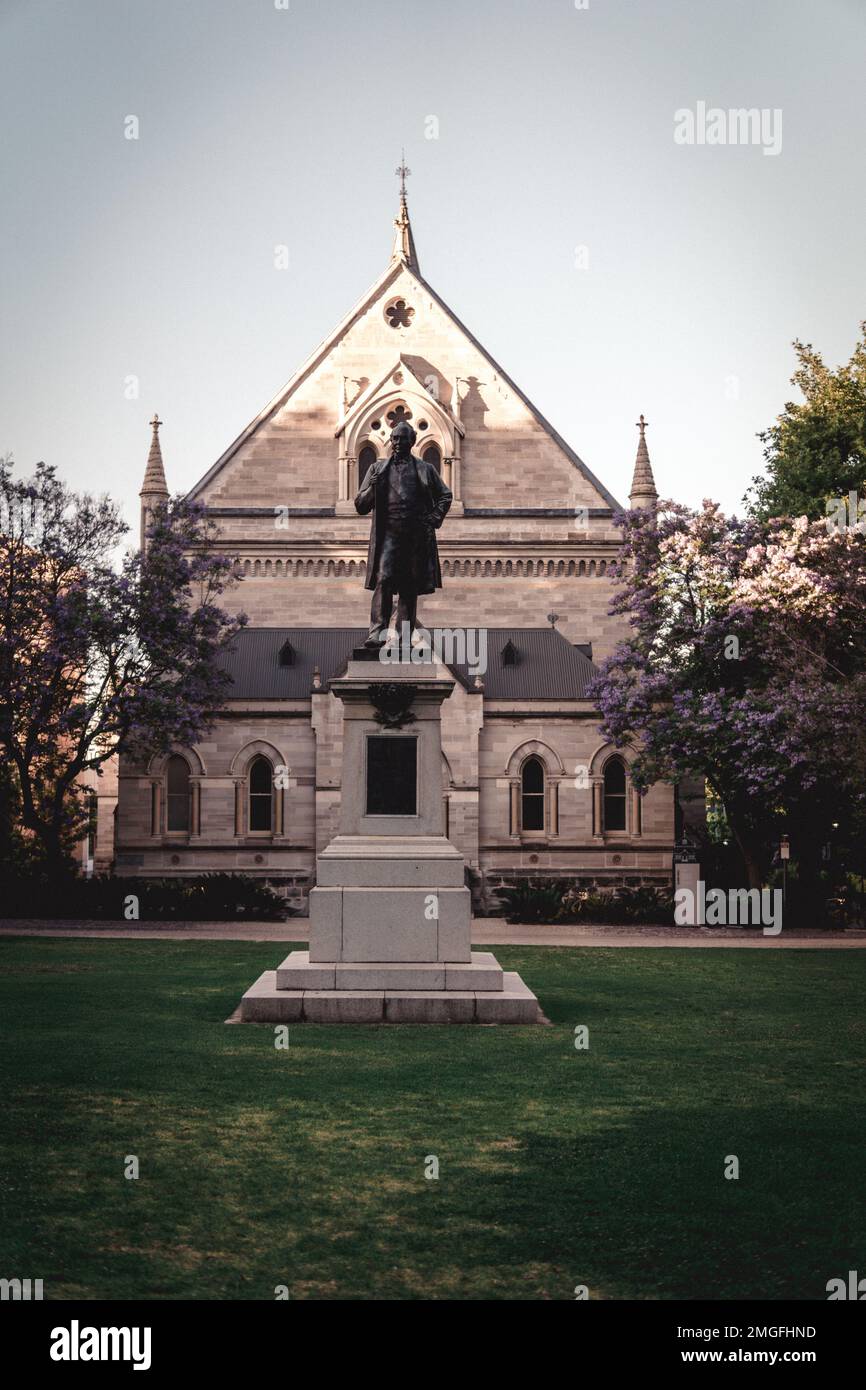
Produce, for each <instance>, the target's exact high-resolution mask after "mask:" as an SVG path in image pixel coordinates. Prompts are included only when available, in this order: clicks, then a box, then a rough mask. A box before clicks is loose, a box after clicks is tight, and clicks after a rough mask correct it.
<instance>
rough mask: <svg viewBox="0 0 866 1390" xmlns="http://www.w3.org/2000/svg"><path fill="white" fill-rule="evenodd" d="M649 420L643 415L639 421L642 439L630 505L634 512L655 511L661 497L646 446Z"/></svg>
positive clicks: (639, 445)
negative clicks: (657, 490)
mask: <svg viewBox="0 0 866 1390" xmlns="http://www.w3.org/2000/svg"><path fill="white" fill-rule="evenodd" d="M648 424H649V421H648V420H645V419H644V417H643V416H642V415H641V417H640V419H639V420H638V421H637V427H638V429H639V430H640V439H639V440H638V445H637V458H636V459H635V461H634V476H633V477H632V480H631V491H630V493H629V498H628V503H629V506H630V507H631V509H632V511H638V510H649V511H655V508H656V503H657V502H658V500H659V495H658V493H657V492H656V484H655V478H654V477H653V470H652V464H651V463H650V456H649V450H648V449H647V444H646V430H647V425H648Z"/></svg>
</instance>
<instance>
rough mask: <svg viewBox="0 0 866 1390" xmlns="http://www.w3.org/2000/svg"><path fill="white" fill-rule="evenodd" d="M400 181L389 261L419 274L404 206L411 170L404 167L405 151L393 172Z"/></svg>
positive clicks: (410, 229)
mask: <svg viewBox="0 0 866 1390" xmlns="http://www.w3.org/2000/svg"><path fill="white" fill-rule="evenodd" d="M394 172H395V174H396V175H397V177H398V179H399V180H400V210H399V212H398V213H397V216H396V217H395V218H394V227H395V234H394V250H393V251H392V253H391V259H392V260H394V261H403V263H404V264H405V265H407V266H408V267H409V269H410V270H414V271H415V274H416V275H417V274H418V273H419V267H418V252H417V251H416V250H415V238H414V237H413V235H412V224H411V222H410V221H409V209H408V207H407V205H406V180H407V178H408V177H409V175H410V174H411V172H412V170H411V169H409V168H407V166H406V151H405V150H401V151H400V163H399V165H398V166H397V168H396V169H395V170H394Z"/></svg>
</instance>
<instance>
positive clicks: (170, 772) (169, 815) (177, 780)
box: [165, 753, 190, 834]
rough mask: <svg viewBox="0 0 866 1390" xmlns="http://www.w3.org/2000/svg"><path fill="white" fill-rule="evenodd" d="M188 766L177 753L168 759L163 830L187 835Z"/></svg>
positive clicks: (188, 815)
mask: <svg viewBox="0 0 866 1390" xmlns="http://www.w3.org/2000/svg"><path fill="white" fill-rule="evenodd" d="M189 792H190V788H189V764H188V763H187V761H186V758H181V757H179V756H178V754H177V753H175V754H173V755H172V757H170V758H169V760H168V763H167V764H166V769H165V828H166V830H169V831H171V830H182V831H186V832H187V834H188V833H189V821H190V795H189Z"/></svg>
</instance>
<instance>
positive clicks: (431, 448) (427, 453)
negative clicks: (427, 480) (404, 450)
mask: <svg viewBox="0 0 866 1390" xmlns="http://www.w3.org/2000/svg"><path fill="white" fill-rule="evenodd" d="M421 457H422V458H423V460H424V462H425V463H429V464H432V466H433V467H434V468H435V469H436V472H437V473H441V472H442V455H441V453H440V452H439V445H438V444H428V445H427V448H426V449H425V450H424V453H423V454H422V455H421Z"/></svg>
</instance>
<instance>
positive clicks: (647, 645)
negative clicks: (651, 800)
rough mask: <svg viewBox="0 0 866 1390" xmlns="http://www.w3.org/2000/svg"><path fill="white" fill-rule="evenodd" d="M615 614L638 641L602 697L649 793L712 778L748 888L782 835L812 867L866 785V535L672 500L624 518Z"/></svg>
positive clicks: (613, 670)
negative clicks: (828, 833)
mask: <svg viewBox="0 0 866 1390" xmlns="http://www.w3.org/2000/svg"><path fill="white" fill-rule="evenodd" d="M620 521H621V522H622V525H623V546H622V553H621V556H620V563H619V566H618V569H617V577H618V589H617V592H616V595H615V598H614V602H613V605H612V611H613V612H615V613H620V614H623V615H625V616H626V617H627V618H628V621H629V623H630V626H631V634H630V637H629V638H628V640H627V641H625V642H624V643H622V644H621V645H620V646H619V647H618V649H617V650H616V651H615V653H614V654H613V655H612V656H611V657H610V658H609V659H608V660H607V661H605V662H604V663H603V664H602V667H601V673H600V675H599V676H598V677H597V679H596V681H595V683H594V686H593V690H592V694H593V696H594V698H595V699H596V700H597V702H598V705H599V708H600V710H601V712H602V715H603V721H604V722H603V725H602V727H603V730H604V732H605V734H606V735H607V736H608V737H609V738H610V739H612V740H613V741H614V742H615V743H616V744H617V745H618V746H620V747H622V746H625V745H629V746H630V747H631V749H632V752H633V758H634V761H633V764H632V766H633V775H634V779H635V782H636V783H637V785H638V786H639V787H646V786H648V785H650V784H651V783H653V782H656V781H659V780H665V781H669V782H677V781H679V780H680V779H682V778H684V777H687V776H695V775H697V776H699V777H702V778H704V779H705V781H706V782H707V784H708V785H709V787H710V788H712V790H713V791H714V793H715V794H716V796H717V797H718V798H719V799H720V801H721V802H722V805H723V807H724V811H725V814H726V817H727V821H728V824H729V826H730V828H731V832H732V835H733V837H734V839H735V842H736V844H737V846H738V847H739V849H740V851H741V853H742V857H743V863H744V869H745V873H746V877H747V881H748V883H749V886H751V887H755V886H758V885H759V884H760V883H761V881H762V880H763V879H764V878H765V875H766V872H767V869H768V866H769V861H770V857H771V854H772V850H773V847H774V845H775V844H776V843H777V842H778V837H779V835H780V834H781V833H782V832H786V833H788V834H789V835H790V836H791V842H792V854H794V855H795V856H796V857H797V858H798V859H799V861H800V863H801V864H802V865H803V866H804V871H808V869H809V868H810V866H811V869H812V870H814V867H815V865H816V863H817V862H818V860H819V858H820V846H821V842H822V835H824V832H825V830H826V828H827V826H828V825H829V824H830V823H831V821H832V820H836V819H839V818H840V817H842V816H847V817H848V818H849V819H850V818H852V817H861V816H862V814H863V797H864V786H866V738H864V730H866V718H864V716H866V538H864V536H863V534H862V533H861V532H860V531H858V530H856V529H850V528H849V529H847V530H844V529H843V530H832V529H830V528H829V527H828V526H827V525H826V524H825V523H823V522H809V521H808V520H807V519H806V518H805V517H801V518H799V519H794V520H791V519H783V520H775V521H769V522H761V521H758V520H755V519H745V520H743V519H738V518H736V517H726V516H724V515H723V514H722V512H721V510H720V509H719V507H718V506H717V505H716V504H715V503H714V502H709V501H705V502H704V504H703V506H702V508H701V509H700V510H698V511H693V510H690V509H689V508H687V507H684V506H681V505H679V504H677V503H674V502H662V503H660V505H659V510H658V514H657V516H654V515H653V514H652V513H650V512H646V511H638V512H627V513H625V514H623V516H621V517H620Z"/></svg>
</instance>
